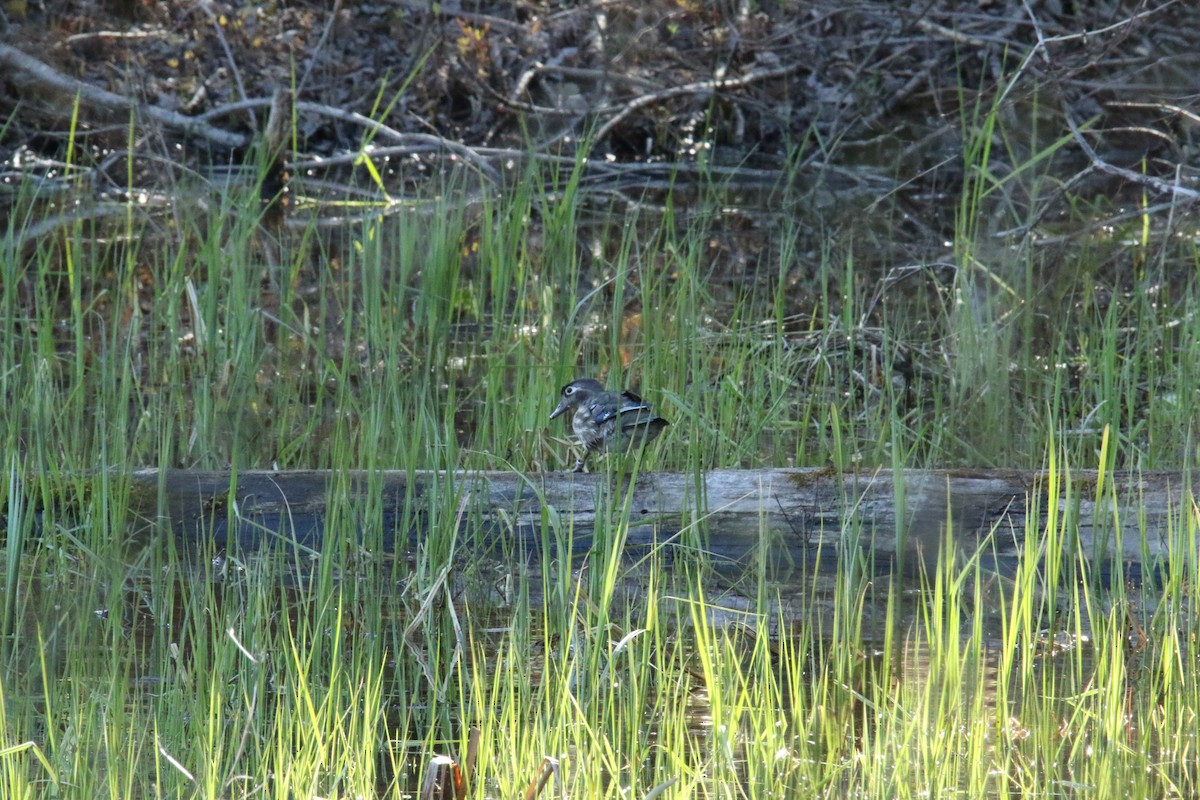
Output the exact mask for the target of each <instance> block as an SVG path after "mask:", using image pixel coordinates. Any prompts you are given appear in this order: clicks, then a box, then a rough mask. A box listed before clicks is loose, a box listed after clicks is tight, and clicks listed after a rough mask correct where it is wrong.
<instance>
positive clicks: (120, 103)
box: [0, 43, 270, 148]
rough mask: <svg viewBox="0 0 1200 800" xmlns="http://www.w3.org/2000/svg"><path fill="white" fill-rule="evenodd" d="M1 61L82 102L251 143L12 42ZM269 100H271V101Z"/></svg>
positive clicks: (2, 49)
mask: <svg viewBox="0 0 1200 800" xmlns="http://www.w3.org/2000/svg"><path fill="white" fill-rule="evenodd" d="M0 64H7V65H8V66H9V67H12V68H13V69H15V70H18V71H20V72H22V73H24V74H26V75H28V76H29V77H30V78H32V79H33V80H34V81H36V82H38V83H40V84H43V85H45V86H48V87H50V88H52V89H56V90H58V91H60V92H63V93H65V94H68V95H72V96H74V97H78V98H79V100H80V101H81V102H84V103H87V104H90V105H94V106H99V107H101V108H106V109H109V110H112V111H129V110H136V111H139V112H142V113H144V114H145V115H146V116H147V117H149V118H150V119H152V120H154V121H155V122H158V123H159V124H161V125H166V126H167V127H169V128H175V129H177V130H180V131H183V132H184V133H185V134H188V135H189V136H198V137H200V138H202V139H207V140H208V141H210V142H213V143H215V144H219V145H224V146H225V147H234V148H236V147H245V146H246V145H247V144H248V142H249V139H248V137H247V136H245V135H244V134H240V133H234V132H233V131H227V130H224V129H222V128H216V127H213V126H212V125H209V124H207V123H206V122H204V121H203V120H201V119H199V118H197V117H187V116H184V115H183V114H177V113H176V112H174V111H169V110H167V109H165V108H159V107H158V106H153V105H146V104H141V103H136V102H134V101H133V100H130V99H129V98H127V97H122V96H121V95H119V94H114V93H112V92H109V91H106V90H104V89H98V88H96V87H95V86H91V85H89V84H86V83H84V82H83V81H78V80H75V79H74V78H69V77H67V76H66V75H63V74H62V73H60V72H58V71H57V70H55V69H53V68H52V67H50V66H49V65H48V64H45V63H43V62H41V61H38V60H37V59H36V58H34V57H33V56H30V55H28V54H26V53H23V52H21V51H20V50H18V49H17V48H15V47H12V46H11V45H7V44H3V43H0ZM267 102H268V103H269V102H270V101H267Z"/></svg>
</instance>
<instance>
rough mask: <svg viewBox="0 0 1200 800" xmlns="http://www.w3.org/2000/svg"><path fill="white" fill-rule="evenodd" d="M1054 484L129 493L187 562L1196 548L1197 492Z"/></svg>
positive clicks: (706, 479) (961, 474)
mask: <svg viewBox="0 0 1200 800" xmlns="http://www.w3.org/2000/svg"><path fill="white" fill-rule="evenodd" d="M1050 477H1051V476H1050V475H1049V474H1047V473H1045V472H1019V471H972V470H945V471H916V470H914V471H905V472H892V471H890V470H876V471H874V472H856V473H838V472H835V471H833V470H830V469H774V470H714V471H711V472H705V473H698V474H683V473H665V472H657V473H645V474H641V475H638V476H637V477H636V480H635V481H634V482H633V484H632V486H629V485H628V479H627V478H626V479H624V480H623V479H622V478H621V477H620V476H617V475H609V474H604V473H596V474H586V475H582V474H581V475H577V474H572V473H566V474H564V473H540V474H530V475H526V474H520V473H513V472H458V473H446V472H414V473H407V472H388V471H382V472H374V473H368V472H362V471H351V472H325V471H310V472H269V471H247V472H240V473H237V474H236V475H231V474H230V473H224V472H222V473H218V472H189V471H180V470H165V471H160V470H143V471H138V472H136V473H135V474H134V475H133V476H132V478H133V488H132V505H133V508H134V509H135V511H136V513H137V514H139V516H140V517H141V518H142V519H144V520H148V521H150V523H151V524H150V526H149V527H151V528H153V529H155V530H159V531H161V530H162V529H163V528H164V527H166V528H169V529H170V530H171V531H172V532H174V533H175V534H176V535H177V536H180V537H182V539H183V541H185V542H186V543H188V544H189V545H192V546H194V545H196V544H197V543H210V542H211V543H212V544H214V545H215V546H217V547H225V546H229V547H231V548H237V549H241V550H248V549H254V548H257V547H259V546H262V545H263V544H264V543H266V542H270V541H273V540H279V541H285V542H298V543H299V544H301V545H303V546H306V547H312V548H314V549H319V548H321V547H322V546H324V545H325V544H326V543H328V541H329V537H331V536H332V537H334V538H335V539H336V538H344V537H358V538H359V539H361V540H365V541H376V542H381V543H383V546H385V547H389V548H393V547H394V548H399V549H404V548H407V547H412V546H417V545H419V543H420V541H421V540H422V538H423V537H424V536H425V535H426V532H427V528H428V527H429V526H430V525H435V524H436V525H443V526H444V525H448V524H449V525H455V526H456V527H457V529H458V531H459V534H460V536H470V537H472V538H471V540H470V543H471V545H472V546H473V547H476V548H479V549H483V550H491V551H493V552H503V553H506V554H508V555H510V556H511V555H514V554H516V555H520V556H523V557H536V556H537V555H539V554H541V553H542V551H543V550H545V549H547V548H549V549H551V550H554V551H555V552H559V551H563V550H569V551H570V552H572V553H574V554H578V553H581V552H585V551H587V550H589V549H590V548H591V547H592V546H593V543H594V542H595V540H596V539H601V540H607V541H612V540H614V537H619V538H617V541H619V543H620V545H621V546H623V547H625V548H626V549H628V550H629V551H630V553H631V554H632V555H636V554H637V553H639V552H644V551H646V550H648V549H649V548H651V547H655V546H661V545H663V544H664V543H666V544H668V545H669V547H667V548H664V549H663V550H661V551H660V552H666V551H668V550H671V548H677V547H683V548H700V549H703V550H704V551H705V552H707V553H708V554H709V555H710V556H711V557H712V558H713V559H714V561H715V562H718V563H724V564H731V565H742V566H747V565H750V564H759V565H762V564H763V563H768V564H769V565H770V566H771V567H772V568H773V569H780V568H783V569H790V568H791V567H794V566H798V565H805V564H808V565H812V564H813V563H814V562H817V563H821V562H823V559H824V558H825V557H826V556H832V557H833V558H834V559H835V560H836V559H837V558H840V557H842V556H844V555H845V554H846V553H847V552H848V551H853V552H856V553H869V554H871V555H872V556H873V557H876V558H882V559H883V561H884V562H885V563H887V564H889V565H890V564H891V563H892V561H893V560H895V559H900V560H901V562H902V563H903V562H904V561H906V560H907V562H908V563H909V564H911V565H914V566H926V567H927V566H929V565H930V563H931V561H930V559H931V557H933V556H936V554H937V552H938V551H939V549H940V548H941V546H942V543H943V542H945V541H947V540H949V541H952V542H953V545H954V547H955V548H956V550H958V551H959V552H966V553H968V554H975V553H977V552H982V553H983V556H982V557H984V558H985V559H987V558H991V559H992V560H993V561H1004V560H1005V559H1009V558H1014V559H1015V558H1016V557H1017V556H1018V555H1019V554H1020V553H1021V552H1022V549H1023V548H1024V546H1025V541H1026V538H1027V536H1028V534H1029V533H1033V534H1035V535H1038V536H1039V537H1040V536H1041V535H1042V533H1043V532H1044V531H1046V530H1047V525H1057V526H1058V529H1059V531H1060V537H1059V539H1058V541H1061V542H1064V543H1066V546H1068V547H1071V548H1072V549H1075V550H1077V552H1078V554H1080V555H1082V556H1084V557H1086V558H1088V559H1094V560H1098V561H1105V560H1108V559H1118V560H1122V561H1126V562H1134V563H1142V564H1144V563H1146V562H1157V561H1160V560H1163V559H1166V558H1169V557H1170V555H1171V554H1172V551H1174V550H1178V549H1179V548H1181V547H1187V546H1189V543H1190V546H1192V547H1194V542H1191V540H1190V539H1189V538H1188V537H1193V538H1194V537H1195V528H1194V527H1192V526H1191V524H1190V523H1191V520H1192V518H1193V515H1194V513H1195V512H1194V509H1193V504H1192V498H1193V494H1194V491H1193V481H1192V479H1191V476H1186V475H1181V474H1178V473H1143V474H1132V473H1108V474H1105V475H1104V476H1103V480H1104V483H1103V486H1100V485H1099V482H1100V479H1101V476H1100V474H1099V473H1097V472H1095V471H1073V472H1071V473H1069V474H1066V475H1063V476H1062V479H1061V480H1060V481H1059V483H1058V484H1057V486H1056V487H1055V491H1056V495H1057V496H1056V502H1055V503H1054V504H1053V505H1052V504H1051V503H1050V502H1049V497H1050V494H1049V493H1050V491H1051V488H1052V487H1051V481H1050ZM439 509H441V510H440V511H439ZM447 509H449V510H447ZM898 511H899V513H898ZM1051 512H1052V513H1051ZM625 520H628V523H629V524H628V530H627V531H626V530H625V526H624V525H623V524H622V523H623V522H624V521H625ZM947 520H949V521H950V531H951V536H950V537H949V539H947V536H946V530H947V528H946V523H947ZM372 535H374V536H375V537H376V538H371V536H372ZM981 545H982V546H983V549H982V551H981Z"/></svg>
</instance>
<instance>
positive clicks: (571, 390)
mask: <svg viewBox="0 0 1200 800" xmlns="http://www.w3.org/2000/svg"><path fill="white" fill-rule="evenodd" d="M573 394H575V387H574V386H568V387H567V388H565V389H563V397H570V396H571V395H573Z"/></svg>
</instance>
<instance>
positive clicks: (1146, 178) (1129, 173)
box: [1063, 103, 1200, 200]
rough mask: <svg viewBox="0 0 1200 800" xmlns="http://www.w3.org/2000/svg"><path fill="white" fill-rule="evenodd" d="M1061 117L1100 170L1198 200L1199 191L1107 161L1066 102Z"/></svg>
mask: <svg viewBox="0 0 1200 800" xmlns="http://www.w3.org/2000/svg"><path fill="white" fill-rule="evenodd" d="M1063 118H1064V119H1066V121H1067V127H1068V128H1070V129H1071V137H1072V138H1073V139H1074V140H1075V143H1076V144H1078V145H1079V149H1081V150H1083V154H1084V155H1086V156H1087V157H1088V160H1090V161H1091V162H1092V166H1093V167H1095V168H1096V169H1098V170H1100V171H1101V172H1107V173H1108V174H1109V175H1116V176H1117V177H1118V178H1124V179H1125V180H1127V181H1130V182H1131V183H1136V184H1140V185H1142V186H1148V187H1150V188H1151V189H1153V190H1155V191H1156V192H1163V193H1164V194H1169V195H1171V196H1172V197H1186V198H1188V199H1189V200H1200V191H1196V190H1195V189H1185V188H1184V187H1182V186H1180V185H1179V184H1178V183H1177V182H1176V183H1172V182H1170V181H1164V180H1163V179H1162V178H1156V177H1154V176H1153V175H1143V174H1142V173H1140V172H1134V171H1133V170H1131V169H1126V168H1125V167H1118V166H1117V165H1116V164H1110V163H1108V162H1107V161H1105V160H1104V159H1102V158H1101V157H1100V155H1099V154H1098V153H1097V152H1096V149H1095V148H1094V147H1092V145H1091V143H1090V142H1088V140H1087V139H1086V138H1084V136H1083V133H1082V132H1081V131H1080V130H1079V126H1078V125H1077V124H1076V122H1075V117H1074V116H1073V115H1072V114H1071V109H1069V108H1067V106H1066V103H1064V104H1063Z"/></svg>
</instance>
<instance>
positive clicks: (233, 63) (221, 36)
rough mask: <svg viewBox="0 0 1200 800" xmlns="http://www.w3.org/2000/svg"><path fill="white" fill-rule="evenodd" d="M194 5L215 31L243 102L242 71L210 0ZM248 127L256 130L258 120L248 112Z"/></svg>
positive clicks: (244, 92)
mask: <svg viewBox="0 0 1200 800" xmlns="http://www.w3.org/2000/svg"><path fill="white" fill-rule="evenodd" d="M196 5H198V6H199V7H200V8H201V9H203V11H204V13H205V14H206V15H207V16H208V21H209V22H210V23H211V24H212V26H213V30H214V31H216V34H217V41H218V42H220V43H221V49H222V50H224V51H225V60H226V61H227V62H229V71H230V73H232V75H233V82H234V83H235V84H237V90H238V94H239V95H241V96H242V99H243V100H245V99H246V98H247V97H249V95H248V94H247V93H246V84H245V83H243V82H242V71H241V70H240V69H238V65H237V59H235V58H234V57H233V50H232V49H231V48H230V47H229V40H228V39H226V38H225V30H224V29H223V28H222V27H221V23H220V21H219V20H218V19H217V15H216V14H214V13H213V10H212V0H197V2H196ZM250 127H251V128H253V129H254V130H258V118H257V117H256V116H255V115H254V112H253V111H250Z"/></svg>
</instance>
